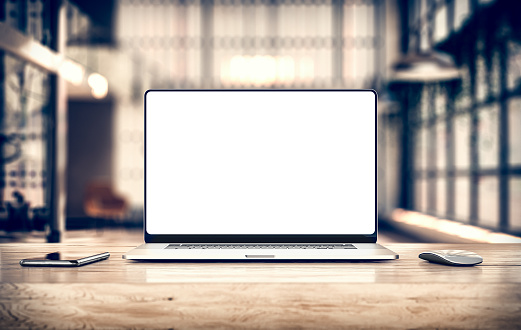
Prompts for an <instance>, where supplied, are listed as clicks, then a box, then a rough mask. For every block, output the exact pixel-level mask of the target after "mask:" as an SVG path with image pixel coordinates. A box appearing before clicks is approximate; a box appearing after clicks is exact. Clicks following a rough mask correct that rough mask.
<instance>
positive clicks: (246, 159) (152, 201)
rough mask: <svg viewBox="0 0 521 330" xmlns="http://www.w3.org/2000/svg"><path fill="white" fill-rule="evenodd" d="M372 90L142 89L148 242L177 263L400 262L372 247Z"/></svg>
mask: <svg viewBox="0 0 521 330" xmlns="http://www.w3.org/2000/svg"><path fill="white" fill-rule="evenodd" d="M376 103H377V95H376V93H375V92H374V91H372V90H285V91H281V90H277V91H275V90H150V91H147V93H146V94H145V209H144V219H145V221H144V222H145V225H144V236H145V244H143V245H141V246H138V247H137V248H135V249H133V250H131V251H129V252H128V253H126V254H125V255H124V256H123V257H124V258H125V259H132V260H179V261H187V260H194V261H197V260H199V261H204V260H208V261H211V260H220V261H241V260H242V261H347V260H385V259H397V258H398V255H397V254H396V253H394V252H392V251H390V250H388V249H386V248H385V247H383V246H381V245H378V244H376V240H377V200H376V184H377V182H376V174H377V173H376V127H377V123H376Z"/></svg>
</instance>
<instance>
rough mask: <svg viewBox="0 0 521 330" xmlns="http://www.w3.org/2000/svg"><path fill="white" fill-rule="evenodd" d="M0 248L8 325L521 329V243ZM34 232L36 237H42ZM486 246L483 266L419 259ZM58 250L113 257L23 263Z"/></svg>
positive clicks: (0, 319)
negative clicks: (245, 259) (345, 249)
mask: <svg viewBox="0 0 521 330" xmlns="http://www.w3.org/2000/svg"><path fill="white" fill-rule="evenodd" d="M38 239H39V238H38V237H32V238H26V240H29V241H33V242H32V243H4V244H0V260H1V264H0V328H2V329H11V328H164V329H345V328H395V329H403V328H468V329H475V328H490V329H513V328H521V245H516V244H496V245H491V244H488V245H487V244H411V243H408V244H406V243H388V244H386V246H387V247H389V248H390V249H392V250H393V251H395V252H397V253H399V254H400V259H399V260H395V261H386V262H352V263H248V264H244V263H158V262H134V261H127V260H124V259H122V254H123V253H125V252H127V251H128V250H130V249H131V248H133V247H134V246H136V245H137V244H140V243H141V242H142V235H141V232H140V231H136V232H128V231H116V232H114V231H106V230H103V231H102V230H100V231H90V232H81V231H76V232H69V233H68V237H67V238H66V239H65V243H59V244H46V243H42V242H43V241H42V240H41V238H40V241H39V242H37V241H38ZM35 240H36V242H35ZM441 248H447V249H466V250H471V251H474V252H477V253H479V254H481V255H482V256H483V258H484V260H485V261H484V262H483V264H481V265H478V266H474V267H464V268H461V267H448V266H443V265H438V264H431V263H428V262H425V261H423V260H420V259H419V258H418V254H419V253H420V252H422V251H425V250H433V249H441ZM54 251H62V252H71V253H78V254H93V253H97V252H104V251H108V252H110V253H111V257H110V258H109V259H108V260H106V261H101V262H98V263H94V264H91V265H86V266H84V267H79V268H67V269H63V268H62V269H59V268H26V267H21V266H20V265H19V264H18V261H19V260H20V259H22V258H27V257H31V256H38V255H41V254H43V253H50V252H54Z"/></svg>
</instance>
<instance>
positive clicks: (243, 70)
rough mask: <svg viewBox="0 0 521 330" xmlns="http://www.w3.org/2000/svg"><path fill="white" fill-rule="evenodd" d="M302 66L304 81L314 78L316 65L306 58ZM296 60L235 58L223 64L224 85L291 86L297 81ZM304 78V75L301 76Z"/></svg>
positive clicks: (260, 56) (267, 56) (222, 78)
mask: <svg viewBox="0 0 521 330" xmlns="http://www.w3.org/2000/svg"><path fill="white" fill-rule="evenodd" d="M300 65H301V71H302V70H303V72H304V74H303V80H306V81H309V80H312V79H313V78H314V74H315V72H314V63H313V60H312V59H311V58H304V59H303V62H302V63H301V64H300ZM295 67H296V65H295V60H294V59H293V58H291V57H289V56H277V57H273V56H269V55H256V56H240V55H238V56H234V57H232V58H231V60H230V62H229V65H228V63H223V64H221V81H222V83H223V84H251V85H254V86H257V87H260V86H269V85H272V84H274V83H277V84H291V83H292V82H293V81H294V80H295ZM301 76H302V74H301Z"/></svg>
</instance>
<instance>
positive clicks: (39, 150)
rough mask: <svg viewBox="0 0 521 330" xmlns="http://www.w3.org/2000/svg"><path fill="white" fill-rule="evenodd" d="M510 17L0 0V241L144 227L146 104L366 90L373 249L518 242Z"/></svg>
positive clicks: (157, 0)
mask: <svg viewBox="0 0 521 330" xmlns="http://www.w3.org/2000/svg"><path fill="white" fill-rule="evenodd" d="M519 13H521V4H520V3H519V2H517V1H507V0H495V1H493V0H492V1H491V0H489V1H483V0H402V1H400V0H387V1H384V0H242V1H238V0H91V1H86V0H85V1H81V0H77V1H73V0H70V1H66V0H0V84H1V85H0V86H1V90H0V129H1V133H0V150H1V153H0V233H3V234H2V235H3V236H2V237H3V238H4V239H9V238H16V237H21V236H24V237H26V236H27V235H30V234H34V233H36V234H34V235H36V236H37V237H46V239H47V241H49V242H56V241H60V240H62V239H63V237H64V232H65V230H74V229H87V228H96V229H97V230H100V229H103V228H114V227H116V228H120V229H123V230H130V229H132V228H134V229H136V231H140V230H141V228H142V224H143V216H142V212H143V191H144V187H143V181H144V171H143V170H144V169H143V167H144V166H143V162H144V159H143V124H144V123H143V95H144V92H145V91H146V90H147V89H151V88H156V89H192V88H194V89H196V88H197V89H200V88H209V89H221V88H227V89H230V88H231V89H242V88H261V89H262V88H266V89H297V88H298V89H324V88H327V89H343V88H372V89H375V90H376V91H377V92H378V95H379V105H378V120H379V122H378V129H379V132H378V133H379V141H378V144H379V149H378V162H379V165H378V175H379V177H378V213H379V229H380V233H381V234H382V236H381V237H382V241H383V242H386V241H398V242H415V241H418V242H420V241H422V242H423V241H428V242H507V241H516V240H519V239H518V238H517V236H519V235H520V234H521V79H520V78H521V20H520V19H519Z"/></svg>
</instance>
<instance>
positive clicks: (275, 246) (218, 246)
mask: <svg viewBox="0 0 521 330" xmlns="http://www.w3.org/2000/svg"><path fill="white" fill-rule="evenodd" d="M166 249H174V250H176V249H177V250H190V249H213V250H218V249H356V247H354V246H353V245H352V244H192V243H190V244H169V245H168V246H167V247H166Z"/></svg>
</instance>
